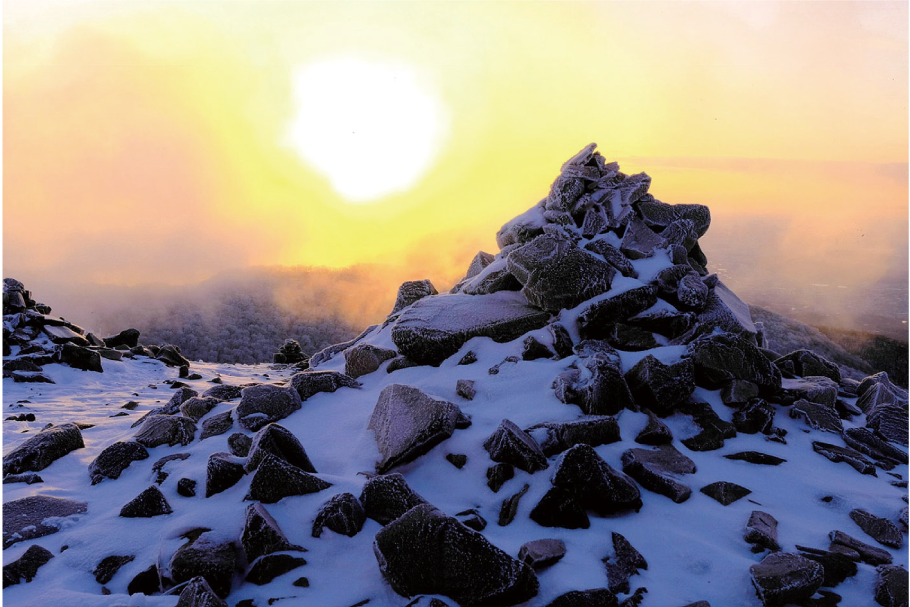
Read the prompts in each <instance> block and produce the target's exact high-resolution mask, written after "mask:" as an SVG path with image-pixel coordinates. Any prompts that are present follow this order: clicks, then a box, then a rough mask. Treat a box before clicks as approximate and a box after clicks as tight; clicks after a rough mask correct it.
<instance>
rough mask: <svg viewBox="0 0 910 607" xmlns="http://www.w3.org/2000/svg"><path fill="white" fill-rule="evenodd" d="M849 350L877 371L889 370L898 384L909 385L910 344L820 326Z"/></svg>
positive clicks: (826, 333) (880, 336)
mask: <svg viewBox="0 0 910 607" xmlns="http://www.w3.org/2000/svg"><path fill="white" fill-rule="evenodd" d="M818 329H819V331H821V332H822V333H824V334H825V335H826V336H828V337H829V338H830V339H831V340H832V341H834V342H835V343H837V345H839V346H840V347H842V348H843V349H844V350H846V351H847V352H850V353H851V354H855V355H856V356H858V357H860V358H862V359H863V360H865V361H866V362H868V363H869V365H870V366H871V367H872V368H873V369H875V370H876V371H887V372H888V376H889V377H890V378H891V381H893V382H894V383H896V384H899V385H900V386H903V387H904V388H906V387H907V380H908V377H907V367H908V358H907V350H908V346H907V344H906V343H904V342H900V341H897V340H896V339H891V338H890V337H884V336H882V335H874V334H872V333H866V332H863V331H848V330H846V329H837V328H834V327H818Z"/></svg>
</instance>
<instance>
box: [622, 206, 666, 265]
mask: <svg viewBox="0 0 910 607" xmlns="http://www.w3.org/2000/svg"><path fill="white" fill-rule="evenodd" d="M664 245H665V242H664V239H663V238H661V237H660V236H659V235H658V234H657V233H656V232H654V230H652V229H651V228H649V227H648V225H647V224H646V223H645V222H644V221H642V220H641V219H639V218H638V217H637V216H633V217H632V219H631V220H630V221H629V225H628V226H627V227H626V232H625V234H624V235H623V238H622V244H621V245H620V246H619V250H620V251H622V253H623V255H625V256H626V257H628V258H629V259H644V258H645V257H651V256H652V255H653V254H654V250H655V249H656V248H658V247H662V246H664Z"/></svg>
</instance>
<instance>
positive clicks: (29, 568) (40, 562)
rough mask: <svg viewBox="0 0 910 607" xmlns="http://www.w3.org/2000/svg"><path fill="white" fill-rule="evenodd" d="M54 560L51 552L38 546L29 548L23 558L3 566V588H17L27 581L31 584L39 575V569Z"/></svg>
mask: <svg viewBox="0 0 910 607" xmlns="http://www.w3.org/2000/svg"><path fill="white" fill-rule="evenodd" d="M52 558H54V555H53V554H51V551H50V550H48V549H47V548H43V547H41V546H38V545H37V544H35V545H33V546H29V547H28V550H26V551H25V552H24V553H23V554H22V556H20V557H19V558H18V559H16V560H15V561H13V562H11V563H9V564H7V565H4V566H3V587H4V588H6V587H7V586H15V585H16V584H19V583H21V582H22V579H23V578H24V579H25V583H26V584H27V583H29V582H31V581H32V580H33V579H35V576H36V575H38V569H40V568H41V567H43V566H44V565H46V564H47V563H48V561H50V560H51V559H52Z"/></svg>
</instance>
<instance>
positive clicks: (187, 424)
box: [133, 415, 196, 449]
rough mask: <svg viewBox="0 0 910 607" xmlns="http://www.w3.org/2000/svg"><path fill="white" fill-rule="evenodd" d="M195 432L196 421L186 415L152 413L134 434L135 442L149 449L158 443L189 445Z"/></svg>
mask: <svg viewBox="0 0 910 607" xmlns="http://www.w3.org/2000/svg"><path fill="white" fill-rule="evenodd" d="M195 434H196V423H195V422H194V421H193V420H191V419H189V418H187V417H177V416H173V415H154V416H151V417H148V418H146V420H145V422H143V424H142V427H141V428H140V429H139V432H137V433H136V436H134V437H133V440H135V441H136V442H137V443H139V444H140V445H142V446H144V447H148V448H149V449H151V448H153V447H157V446H159V445H169V446H171V447H173V446H174V445H184V446H185V445H189V444H190V443H191V442H193V437H194V436H195Z"/></svg>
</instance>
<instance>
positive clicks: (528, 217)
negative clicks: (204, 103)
mask: <svg viewBox="0 0 910 607" xmlns="http://www.w3.org/2000/svg"><path fill="white" fill-rule="evenodd" d="M543 202H544V201H543V200H541V201H540V203H538V204H536V205H534V206H533V207H531V208H530V209H528V210H527V211H525V212H524V213H522V214H521V215H518V216H517V217H515V218H513V219H511V220H509V221H508V222H506V224H505V225H504V226H502V227H501V228H500V229H499V232H497V233H496V244H497V245H499V248H500V249H505V248H506V247H508V246H510V245H515V244H523V243H525V242H529V241H531V240H533V239H534V238H536V237H537V236H539V235H541V234H543V228H544V226H545V225H547V220H546V219H545V218H544V216H543V213H544V209H543V204H542V203H543Z"/></svg>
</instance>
